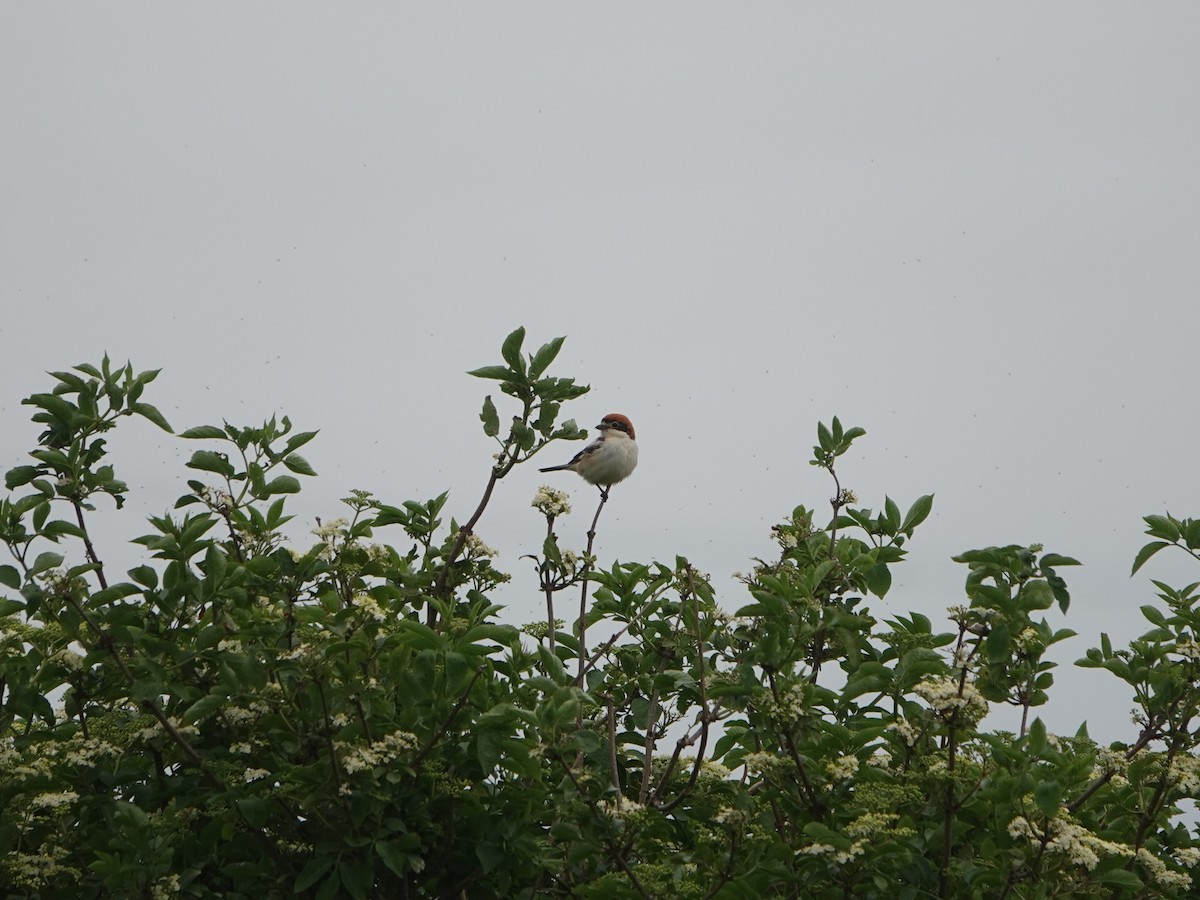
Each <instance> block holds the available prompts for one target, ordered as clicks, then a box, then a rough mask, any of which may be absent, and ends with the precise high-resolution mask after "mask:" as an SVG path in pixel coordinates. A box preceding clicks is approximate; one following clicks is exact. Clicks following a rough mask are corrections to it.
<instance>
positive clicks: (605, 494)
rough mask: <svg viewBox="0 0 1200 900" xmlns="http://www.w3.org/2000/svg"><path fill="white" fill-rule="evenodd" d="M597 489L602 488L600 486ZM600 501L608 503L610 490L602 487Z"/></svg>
mask: <svg viewBox="0 0 1200 900" xmlns="http://www.w3.org/2000/svg"><path fill="white" fill-rule="evenodd" d="M610 486H611V485H610ZM597 487H600V485H597ZM600 499H601V500H602V501H604V502H605V503H607V502H608V488H606V487H600Z"/></svg>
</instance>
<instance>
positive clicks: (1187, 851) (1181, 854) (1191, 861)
mask: <svg viewBox="0 0 1200 900" xmlns="http://www.w3.org/2000/svg"><path fill="white" fill-rule="evenodd" d="M1175 861H1176V862H1177V863H1179V864H1180V865H1181V866H1187V867H1188V868H1189V869H1194V868H1195V867H1196V863H1200V847H1184V848H1183V849H1181V850H1176V851H1175Z"/></svg>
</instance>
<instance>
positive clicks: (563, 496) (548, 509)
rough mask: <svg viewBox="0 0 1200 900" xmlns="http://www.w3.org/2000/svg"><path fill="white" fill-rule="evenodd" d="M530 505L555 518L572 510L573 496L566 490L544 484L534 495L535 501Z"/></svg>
mask: <svg viewBox="0 0 1200 900" xmlns="http://www.w3.org/2000/svg"><path fill="white" fill-rule="evenodd" d="M529 505H530V506H532V507H533V508H534V509H536V510H537V511H538V512H540V513H541V514H542V515H544V516H550V517H552V518H553V517H557V516H565V515H567V514H568V513H569V512H570V511H571V498H570V497H569V496H568V494H567V492H566V491H560V490H559V489H558V488H552V487H550V485H548V484H543V485H542V486H541V487H540V488H538V489H537V493H536V494H534V495H533V502H532V503H530V504H529Z"/></svg>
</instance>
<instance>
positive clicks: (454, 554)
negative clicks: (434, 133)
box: [425, 467, 501, 628]
mask: <svg viewBox="0 0 1200 900" xmlns="http://www.w3.org/2000/svg"><path fill="white" fill-rule="evenodd" d="M500 477H501V473H500V470H499V469H498V468H497V467H493V468H492V474H491V477H490V478H488V483H487V487H486V488H484V490H483V498H482V499H481V500H480V501H479V505H478V506H477V507H475V512H474V513H472V514H471V518H469V519H468V520H467V524H465V525H463V526H461V527H460V528H459V529H458V537H457V538H455V540H454V546H453V547H451V548H450V554H449V556H447V557H446V560H445V562H443V563H442V571H441V572H440V573H439V574H438V579H437V582H436V583H435V584H434V586H433V595H434V596H435V597H444V596H445V595H446V581H447V580H448V579H449V577H450V567H451V566H452V565H454V561H455V560H456V559H458V554H460V553H462V549H463V547H464V546H465V545H466V543H467V538H468V537H470V535H471V534H472V532H473V529H474V528H475V525H476V524H477V523H478V522H479V520H480V518H481V517H482V516H483V511H484V510H485V509H487V505H488V501H489V500H491V499H492V491H494V490H495V489H496V482H497V481H499V480H500ZM425 624H427V625H428V626H429V627H430V628H432V627H433V626H434V625H436V624H437V610H436V609H434V607H433V606H432V605H430V606H429V607H427V610H426V622H425Z"/></svg>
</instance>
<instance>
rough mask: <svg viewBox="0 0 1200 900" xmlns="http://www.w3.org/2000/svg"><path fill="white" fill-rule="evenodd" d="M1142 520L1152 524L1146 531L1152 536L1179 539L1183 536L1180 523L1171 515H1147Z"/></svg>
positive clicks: (1170, 539) (1172, 539) (1169, 539)
mask: <svg viewBox="0 0 1200 900" xmlns="http://www.w3.org/2000/svg"><path fill="white" fill-rule="evenodd" d="M1142 521H1143V522H1145V523H1146V524H1147V525H1149V526H1150V527H1149V528H1147V529H1146V533H1147V534H1149V535H1150V536H1151V537H1156V538H1162V539H1163V540H1166V541H1177V540H1179V539H1180V537H1182V536H1183V534H1182V532H1181V531H1180V530H1179V523H1178V522H1176V521H1175V520H1174V519H1173V518H1171V517H1170V516H1145V517H1144V518H1143V519H1142Z"/></svg>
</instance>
